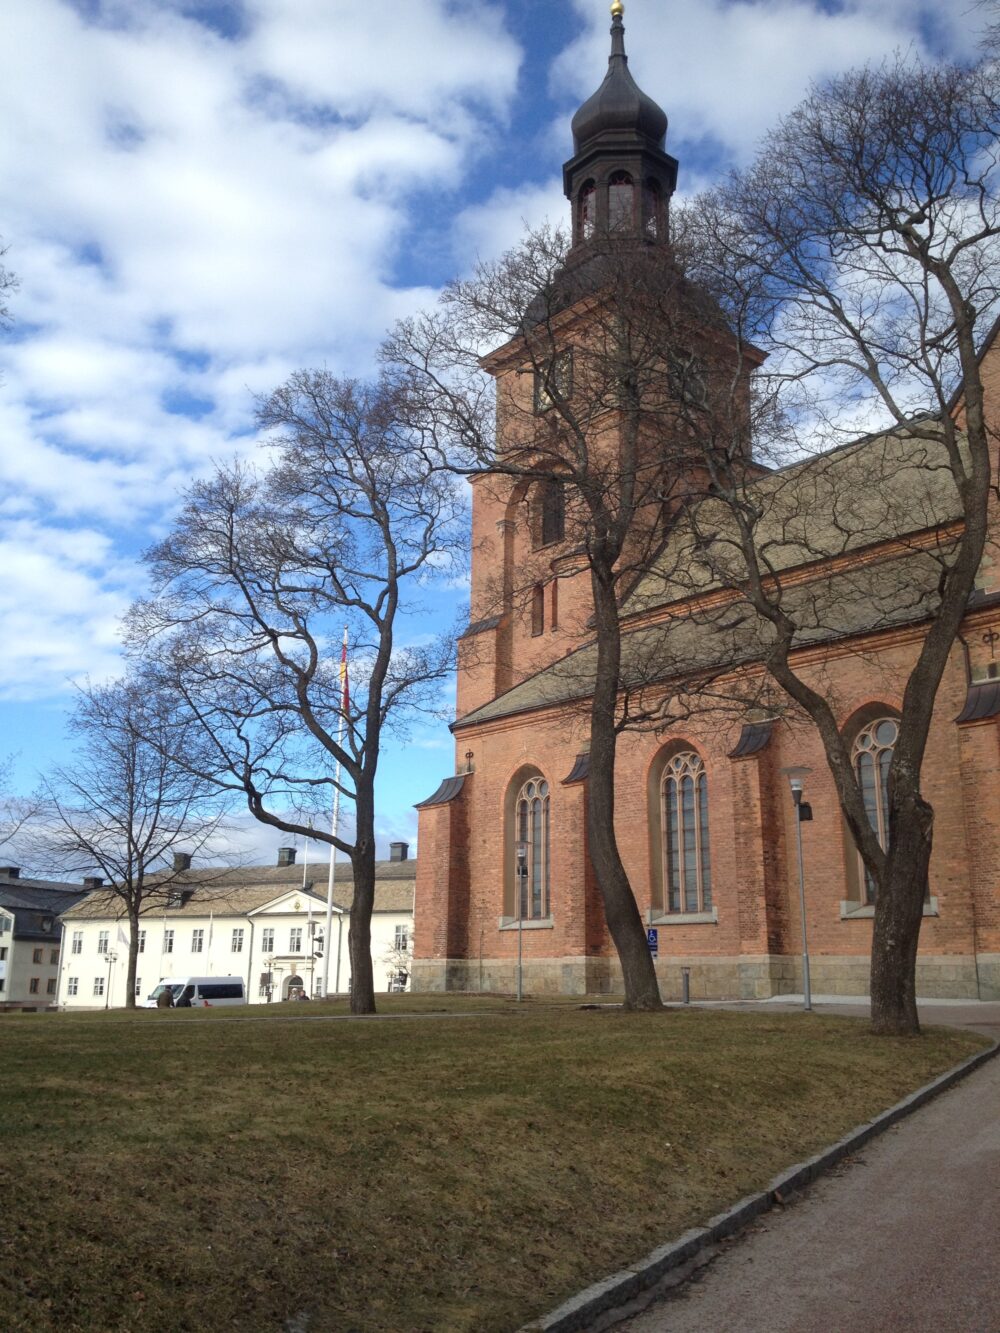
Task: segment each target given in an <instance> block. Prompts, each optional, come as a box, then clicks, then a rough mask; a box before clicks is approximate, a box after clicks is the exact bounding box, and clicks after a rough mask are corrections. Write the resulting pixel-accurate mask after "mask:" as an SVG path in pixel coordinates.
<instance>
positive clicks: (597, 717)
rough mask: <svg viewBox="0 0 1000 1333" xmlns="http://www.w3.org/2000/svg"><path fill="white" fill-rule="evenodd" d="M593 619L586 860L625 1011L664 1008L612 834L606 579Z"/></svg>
mask: <svg viewBox="0 0 1000 1333" xmlns="http://www.w3.org/2000/svg"><path fill="white" fill-rule="evenodd" d="M591 582H592V585H593V589H594V609H595V619H596V622H597V671H596V679H595V681H594V697H593V701H592V703H591V710H590V775H589V778H588V782H587V817H588V834H589V842H590V859H591V861H592V863H593V866H594V871H595V874H596V877H597V884H598V888H599V889H600V891H601V898H602V899H603V901H604V915H605V918H606V919H607V923H608V929H609V931H610V932H611V938H612V940H613V941H614V946H615V949H616V950H617V951H618V959H619V962H620V963H621V968H622V979H623V981H624V983H625V1008H626V1009H662V1008H663V1001H662V1000H661V998H660V987H659V985H658V983H657V980H656V969H655V968H654V966H653V959H652V955H651V954H650V952H649V945H648V944H647V942H646V930H645V927H644V926H643V924H642V917H641V915H640V913H639V908H638V905H637V904H636V901H635V896H634V895H633V893H632V887H631V885H630V884H629V882H628V876H627V875H626V873H625V867H624V866H623V865H622V862H621V857H620V855H619V853H618V840H617V837H616V835H615V752H616V749H617V741H618V733H617V730H616V728H615V711H616V708H617V704H618V679H619V666H620V662H621V633H620V629H619V624H618V606H617V603H616V600H615V594H614V588H613V584H612V583H611V581H610V579H608V580H604V579H601V578H600V577H599V575H598V574H597V573H596V572H595V573H594V575H593V578H592V580H591Z"/></svg>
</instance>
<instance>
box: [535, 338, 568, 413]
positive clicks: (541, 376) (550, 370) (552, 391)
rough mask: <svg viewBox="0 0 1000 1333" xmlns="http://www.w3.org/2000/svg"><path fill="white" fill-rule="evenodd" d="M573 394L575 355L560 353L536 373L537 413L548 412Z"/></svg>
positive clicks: (566, 352)
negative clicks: (561, 400) (558, 402)
mask: <svg viewBox="0 0 1000 1333" xmlns="http://www.w3.org/2000/svg"><path fill="white" fill-rule="evenodd" d="M572 393H573V353H572V352H571V351H565V352H560V353H559V355H558V356H554V357H553V358H552V360H551V361H549V363H548V364H547V365H545V366H541V367H539V369H538V370H536V371H535V411H536V412H547V411H548V410H549V408H550V407H554V406H555V404H556V402H557V400H559V399H566V398H570V397H571V396H572Z"/></svg>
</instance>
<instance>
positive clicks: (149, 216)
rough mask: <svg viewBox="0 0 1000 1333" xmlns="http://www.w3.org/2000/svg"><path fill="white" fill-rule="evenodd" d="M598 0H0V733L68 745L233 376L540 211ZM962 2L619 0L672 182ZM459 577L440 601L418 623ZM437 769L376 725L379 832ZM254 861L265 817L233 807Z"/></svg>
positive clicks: (598, 72)
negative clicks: (3, 269)
mask: <svg viewBox="0 0 1000 1333" xmlns="http://www.w3.org/2000/svg"><path fill="white" fill-rule="evenodd" d="M608 8H609V6H608V3H607V2H606V0H536V2H535V3H531V2H530V0H492V2H489V0H454V2H449V0H367V3H365V4H348V3H346V2H345V0H233V2H232V3H223V2H222V0H216V2H215V3H201V2H200V0H6V3H5V5H4V17H5V28H6V34H5V48H6V51H7V59H6V61H5V73H4V79H3V81H2V85H0V123H3V125H4V127H5V133H4V135H3V136H2V140H0V237H2V238H3V240H4V242H5V243H6V244H7V245H8V246H9V247H10V250H9V254H8V256H7V259H6V263H7V264H8V266H9V267H10V268H11V269H13V270H14V272H15V273H16V274H17V277H18V279H19V281H20V290H19V291H18V292H17V293H16V294H15V295H14V297H13V300H12V303H11V304H12V311H13V314H14V316H15V324H14V327H13V329H12V330H11V331H10V332H9V333H8V334H6V335H4V336H3V337H2V338H0V376H2V382H0V561H2V568H3V572H4V576H3V579H2V581H0V642H2V644H3V651H2V653H0V756H2V755H3V754H4V753H7V752H15V753H16V754H17V756H18V759H17V769H16V773H17V782H18V785H19V786H20V787H21V788H22V789H24V790H27V789H30V788H31V787H32V786H33V785H34V783H35V780H36V773H37V771H38V770H39V769H44V768H45V767H46V766H48V765H50V764H51V763H53V762H56V761H58V760H59V759H60V758H61V757H62V756H63V755H64V753H65V745H66V742H65V738H64V731H63V725H64V714H65V708H66V704H67V701H68V699H69V698H70V694H71V690H72V681H73V680H74V679H79V678H81V677H83V676H86V675H89V676H90V677H91V678H92V679H95V680H99V679H102V678H105V677H108V676H110V675H114V674H116V672H117V670H118V647H117V626H118V621H119V618H120V616H121V615H122V613H123V612H124V610H125V609H126V607H127V606H128V604H129V602H130V601H131V600H132V598H133V597H135V596H136V595H138V594H139V593H141V592H142V591H143V588H144V572H143V568H142V566H141V564H140V563H139V562H138V560H137V556H138V554H139V553H140V552H141V551H142V549H143V548H144V547H145V546H146V545H148V544H149V543H150V542H151V541H152V540H154V539H156V538H157V537H158V536H159V535H161V534H162V533H163V532H164V531H165V529H166V527H167V526H168V525H169V522H170V518H171V514H172V512H173V511H174V507H175V506H176V504H177V497H178V494H179V492H180V490H181V488H182V487H183V486H184V485H185V484H187V483H188V482H189V481H190V480H191V479H192V478H193V477H195V476H197V475H199V474H201V473H204V472H205V471H207V470H208V469H209V468H210V467H211V465H212V462H213V460H216V459H225V458H228V457H230V456H231V455H232V454H233V452H234V451H235V450H240V451H243V452H250V451H252V450H253V449H254V447H255V441H254V438H253V435H252V430H251V411H252V395H253V393H255V392H263V391H266V390H267V389H269V388H272V387H274V386H276V385H277V384H279V383H280V382H281V381H282V380H283V379H284V378H285V377H286V376H287V375H288V374H289V373H290V372H291V371H292V370H294V369H296V368H297V367H301V366H317V365H326V366H328V367H329V368H330V369H331V370H334V371H335V372H337V373H345V374H364V373H365V371H366V369H367V368H368V367H369V366H370V365H371V363H372V354H373V350H374V348H375V347H376V346H377V343H378V341H379V339H380V337H381V336H382V334H383V332H384V331H385V329H386V328H387V327H388V326H389V325H390V324H391V323H392V321H393V320H394V319H395V318H397V317H398V316H400V315H403V314H406V313H408V312H410V311H413V310H415V309H418V308H419V307H421V306H422V305H424V304H426V303H428V302H429V301H431V300H433V298H434V295H435V292H436V290H437V289H438V287H439V286H440V284H441V283H442V282H444V281H445V280H446V279H447V278H448V277H450V276H453V275H455V274H460V273H463V272H465V271H467V270H468V269H469V267H470V265H471V264H472V263H473V261H474V259H475V257H476V255H477V254H483V255H485V256H489V255H493V254H497V253H499V252H500V251H502V250H503V249H505V248H506V247H507V246H509V245H510V244H512V243H514V242H515V241H516V239H517V237H518V235H519V233H520V230H521V227H522V223H523V222H524V221H527V222H529V223H535V222H538V221H541V220H542V219H543V218H545V217H551V218H553V219H554V220H561V219H562V218H563V217H564V215H565V201H564V200H563V199H562V194H561V178H560V171H561V165H562V162H563V160H564V159H565V158H567V157H568V156H569V155H570V152H571V140H570V133H569V119H570V116H571V115H572V112H573V110H574V109H575V108H576V106H577V105H578V104H579V103H580V101H582V100H583V98H584V97H586V96H587V95H588V94H589V93H590V92H592V91H593V89H594V88H595V87H596V86H597V84H598V83H599V82H600V80H601V78H602V77H603V73H604V69H605V65H606V58H607V50H608V35H607V33H608V26H609V16H608ZM982 22H983V14H982V11H981V10H978V9H974V8H972V7H971V4H970V0H936V3H932V4H923V3H914V0H855V2H854V3H847V4H836V3H813V2H812V0H756V2H755V3H736V4H733V3H726V2H725V0H674V2H673V3H671V4H669V5H668V4H665V3H663V2H662V0H626V13H625V24H626V30H627V36H626V41H627V46H628V50H629V54H630V60H631V67H632V70H633V73H634V74H635V76H636V78H637V79H638V81H639V83H640V84H641V86H642V87H643V88H644V89H645V90H646V91H647V92H648V93H650V94H651V95H652V96H654V97H655V98H656V99H657V101H659V102H660V103H661V105H663V107H664V108H665V110H666V111H667V113H668V115H669V117H670V131H669V137H668V148H669V150H670V151H671V152H672V153H673V154H674V155H675V156H677V157H678V158H679V159H680V163H681V176H680V189H681V190H682V191H683V192H693V191H694V190H696V189H697V188H698V187H699V186H701V185H703V184H706V183H709V182H710V181H711V180H712V179H713V178H714V177H715V175H716V174H717V173H718V172H720V171H722V170H724V169H725V167H726V166H727V165H730V164H738V163H742V162H745V161H746V160H748V158H749V157H750V156H751V155H752V153H753V150H754V145H755V143H756V142H757V141H758V139H759V137H760V136H761V135H762V134H763V133H764V132H765V131H766V129H767V128H768V126H769V125H770V124H772V123H773V122H774V120H775V119H776V117H777V116H779V115H781V114H782V113H783V112H785V111H787V110H789V109H790V108H791V107H792V106H794V105H795V103H796V102H797V101H798V100H799V98H800V97H801V96H802V95H803V93H804V92H805V91H806V88H807V86H808V83H809V81H810V80H812V79H822V78H823V77H826V76H828V75H830V74H833V73H835V72H837V71H838V70H841V69H844V68H848V67H850V66H852V65H855V64H858V63H861V62H863V61H865V60H869V59H875V60H877V59H879V58H880V57H881V56H883V55H886V54H889V53H890V52H892V51H893V50H894V49H897V48H904V49H905V48H913V49H914V50H917V51H924V52H931V53H933V54H946V55H959V56H967V55H970V54H971V53H972V52H973V51H974V48H975V41H976V30H977V28H978V27H979V26H980V25H981V24H982ZM461 598H462V590H461V589H460V588H459V589H449V590H446V591H444V592H442V593H441V594H440V595H439V598H438V606H437V609H438V612H439V614H440V616H441V618H442V623H444V622H447V621H450V620H452V619H453V618H454V614H455V609H456V603H458V602H460V601H461ZM451 771H452V747H451V741H450V737H449V735H448V732H447V727H446V726H445V725H444V724H443V723H442V724H440V725H438V726H428V727H427V728H424V729H422V730H418V731H416V732H414V733H413V734H412V736H411V738H410V741H409V742H408V744H407V745H406V746H405V747H403V746H400V745H397V744H395V743H391V744H390V746H389V747H388V748H387V751H386V754H385V760H384V769H383V774H384V776H383V781H382V785H381V792H380V836H381V838H382V839H383V840H384V841H385V842H388V840H389V839H390V838H394V837H412V836H413V835H414V834H415V826H416V825H415V818H414V815H413V811H412V804H413V802H414V801H417V800H420V799H422V798H423V797H424V796H426V795H428V794H429V793H430V791H431V790H433V788H434V787H435V786H436V785H437V782H438V780H439V779H440V778H441V777H443V776H446V775H447V774H448V773H450V772H451ZM245 840H246V842H247V843H248V846H251V847H252V850H253V851H254V852H255V853H258V854H259V855H260V856H261V858H267V859H269V858H270V856H271V854H272V850H273V847H274V846H275V845H276V843H277V842H278V841H279V840H280V839H279V838H278V837H276V836H274V835H272V834H270V833H269V832H266V831H264V830H260V831H259V832H258V831H257V830H256V829H254V830H248V831H247V833H246V838H245Z"/></svg>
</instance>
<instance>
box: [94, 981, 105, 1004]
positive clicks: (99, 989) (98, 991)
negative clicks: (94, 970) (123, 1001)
mask: <svg viewBox="0 0 1000 1333" xmlns="http://www.w3.org/2000/svg"><path fill="white" fill-rule="evenodd" d="M103 994H104V978H103V977H95V978H94V995H95V997H96V998H98V999H99V998H100V997H101V996H102V995H103Z"/></svg>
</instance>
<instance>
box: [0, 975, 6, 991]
mask: <svg viewBox="0 0 1000 1333" xmlns="http://www.w3.org/2000/svg"><path fill="white" fill-rule="evenodd" d="M6 985H7V983H6V981H5V980H4V979H3V977H0V995H2V994H3V992H4V989H5V987H6Z"/></svg>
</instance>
